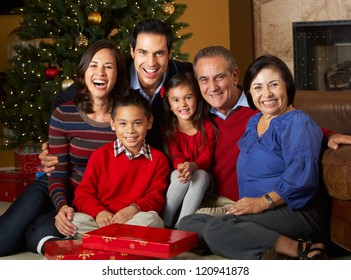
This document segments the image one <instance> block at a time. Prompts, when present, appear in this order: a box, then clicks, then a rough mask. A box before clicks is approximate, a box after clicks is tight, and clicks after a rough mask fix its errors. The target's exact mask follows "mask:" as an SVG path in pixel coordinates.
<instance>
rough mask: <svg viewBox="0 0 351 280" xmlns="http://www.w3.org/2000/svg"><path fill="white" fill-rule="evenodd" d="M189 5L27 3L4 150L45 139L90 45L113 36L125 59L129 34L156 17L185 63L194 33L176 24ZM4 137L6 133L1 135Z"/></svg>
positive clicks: (120, 0) (5, 111)
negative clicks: (56, 103)
mask: <svg viewBox="0 0 351 280" xmlns="http://www.w3.org/2000/svg"><path fill="white" fill-rule="evenodd" d="M185 9H186V5H184V4H175V3H174V2H173V1H167V0H104V1H101V0H46V1H43V0H25V1H24V6H23V7H22V8H20V10H17V12H20V13H21V14H23V18H22V20H21V23H20V28H19V31H18V33H16V34H15V35H16V36H18V38H20V41H21V43H20V44H14V45H13V50H14V52H15V55H14V56H13V57H12V58H11V59H10V63H11V65H12V68H11V70H9V71H7V76H8V81H7V82H6V84H5V86H4V91H5V93H6V96H5V100H4V101H3V102H2V104H1V123H2V124H3V125H4V126H5V127H7V128H8V129H10V131H12V132H13V134H12V135H11V136H8V135H7V136H6V139H5V145H4V146H3V147H2V148H5V149H10V148H14V147H18V146H21V145H23V144H25V143H28V142H32V143H34V144H36V143H41V142H43V141H46V140H47V133H48V123H49V120H50V106H51V102H52V101H53V99H54V97H55V95H56V94H57V93H58V92H60V91H61V90H63V89H65V88H67V87H68V86H69V85H70V84H72V83H73V80H74V74H75V69H76V67H77V65H78V63H79V60H80V57H81V55H82V54H83V53H84V51H85V50H86V48H87V46H88V45H89V44H90V43H92V42H94V41H96V40H99V39H102V38H109V39H110V40H112V41H113V42H115V43H116V45H117V46H118V48H119V49H120V50H121V51H122V53H123V54H124V55H125V57H126V58H128V57H129V56H130V53H129V34H130V32H131V30H132V29H133V28H134V26H135V25H136V24H137V23H138V22H139V21H140V20H142V19H145V18H155V19H159V20H162V21H164V22H166V23H167V24H169V26H171V28H172V30H173V32H174V34H175V40H174V45H173V58H174V59H179V60H187V57H188V56H187V54H186V53H182V52H181V51H180V47H181V46H182V44H183V42H184V40H186V39H188V38H189V37H190V36H191V33H185V34H181V30H182V29H183V28H185V27H187V26H188V24H186V23H183V22H177V20H178V19H179V17H180V16H181V15H182V14H183V13H184V11H185ZM3 137H4V135H3Z"/></svg>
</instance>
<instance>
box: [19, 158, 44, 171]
mask: <svg viewBox="0 0 351 280" xmlns="http://www.w3.org/2000/svg"><path fill="white" fill-rule="evenodd" d="M20 158H21V172H23V173H35V172H36V171H37V169H38V168H40V159H39V154H20Z"/></svg>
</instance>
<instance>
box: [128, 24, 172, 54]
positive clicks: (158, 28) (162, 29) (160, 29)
mask: <svg viewBox="0 0 351 280" xmlns="http://www.w3.org/2000/svg"><path fill="white" fill-rule="evenodd" d="M140 33H149V34H158V35H164V36H166V39H167V49H168V51H171V49H172V45H173V31H172V29H171V28H170V27H169V26H168V25H167V24H166V23H164V22H162V21H160V20H157V19H145V20H142V21H140V22H139V23H138V24H137V25H136V26H135V28H134V29H133V31H132V32H131V33H130V38H129V43H130V44H131V46H132V49H133V50H135V46H136V41H137V37H138V35H139V34H140Z"/></svg>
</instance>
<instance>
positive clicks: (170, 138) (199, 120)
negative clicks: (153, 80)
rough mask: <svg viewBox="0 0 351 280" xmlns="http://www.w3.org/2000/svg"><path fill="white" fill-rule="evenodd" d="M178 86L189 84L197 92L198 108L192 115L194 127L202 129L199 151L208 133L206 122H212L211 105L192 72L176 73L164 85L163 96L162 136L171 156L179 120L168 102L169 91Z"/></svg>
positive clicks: (165, 147)
mask: <svg viewBox="0 0 351 280" xmlns="http://www.w3.org/2000/svg"><path fill="white" fill-rule="evenodd" d="M178 86H188V87H189V88H190V89H191V91H192V92H193V93H194V94H195V98H196V102H197V108H196V111H195V113H194V115H193V117H192V121H193V125H194V128H195V129H197V130H198V131H200V133H201V137H202V142H201V145H200V149H199V151H197V153H199V152H200V151H201V149H202V147H203V144H204V143H205V141H206V138H207V135H206V130H205V122H206V121H209V122H211V123H212V121H211V118H210V113H209V112H210V111H209V108H210V107H209V105H208V103H207V102H206V101H205V99H204V98H203V97H202V95H201V92H200V88H199V84H198V82H197V80H196V78H195V76H194V75H193V74H192V73H188V72H186V73H180V74H176V75H174V76H173V77H172V78H171V79H170V80H169V81H168V82H167V83H166V84H165V87H164V90H165V96H164V97H163V106H164V127H163V129H162V137H163V146H164V152H165V153H166V155H167V156H168V157H169V158H171V155H170V153H169V149H168V147H169V144H170V143H172V142H175V141H176V134H177V129H178V120H177V116H176V115H175V114H174V113H173V112H172V111H171V108H170V105H169V102H168V92H169V90H170V89H172V88H176V87H178Z"/></svg>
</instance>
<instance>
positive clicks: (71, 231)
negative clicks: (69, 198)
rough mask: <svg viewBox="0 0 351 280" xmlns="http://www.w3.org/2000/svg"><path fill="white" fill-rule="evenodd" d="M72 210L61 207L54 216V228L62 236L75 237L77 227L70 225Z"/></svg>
mask: <svg viewBox="0 0 351 280" xmlns="http://www.w3.org/2000/svg"><path fill="white" fill-rule="evenodd" d="M73 214H74V209H73V208H72V207H69V206H67V205H65V206H62V207H61V209H60V211H59V212H58V213H57V215H56V216H55V226H56V228H57V230H58V231H59V232H60V233H61V234H63V235H64V236H75V235H76V234H77V227H76V226H75V225H74V224H73V223H72V219H73Z"/></svg>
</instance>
